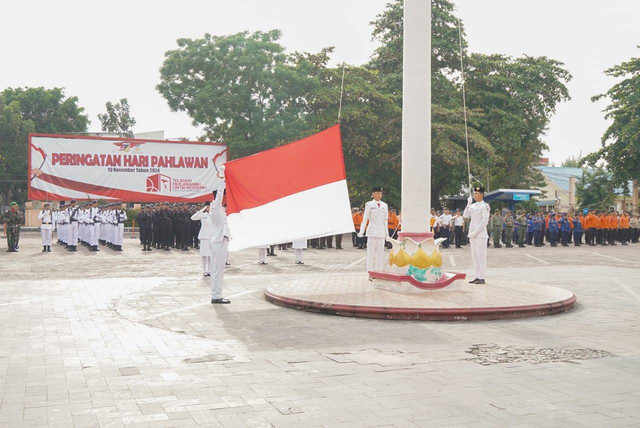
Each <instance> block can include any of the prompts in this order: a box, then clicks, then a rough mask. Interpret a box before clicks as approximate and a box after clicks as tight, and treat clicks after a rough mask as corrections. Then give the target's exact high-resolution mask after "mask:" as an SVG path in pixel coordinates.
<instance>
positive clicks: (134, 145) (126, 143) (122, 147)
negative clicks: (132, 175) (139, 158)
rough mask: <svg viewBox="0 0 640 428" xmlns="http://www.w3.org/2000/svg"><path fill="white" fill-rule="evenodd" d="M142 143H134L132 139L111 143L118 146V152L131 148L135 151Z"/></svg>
mask: <svg viewBox="0 0 640 428" xmlns="http://www.w3.org/2000/svg"><path fill="white" fill-rule="evenodd" d="M143 144H144V143H134V142H133V141H121V142H119V143H113V145H114V146H118V147H119V149H118V151H120V152H128V151H129V150H131V149H136V151H138V150H139V148H137V147H138V146H141V145H143Z"/></svg>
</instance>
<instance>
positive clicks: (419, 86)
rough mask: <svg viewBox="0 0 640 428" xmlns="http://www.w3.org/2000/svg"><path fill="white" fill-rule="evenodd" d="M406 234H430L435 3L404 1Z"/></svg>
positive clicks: (404, 224)
mask: <svg viewBox="0 0 640 428" xmlns="http://www.w3.org/2000/svg"><path fill="white" fill-rule="evenodd" d="M403 43H404V46H403V50H404V56H403V61H402V66H403V70H402V79H403V80H402V233H403V235H405V236H411V235H414V236H415V235H423V236H424V235H425V234H429V229H430V227H429V226H430V224H429V213H430V210H431V209H430V208H431V2H428V1H424V0H405V1H404V40H403Z"/></svg>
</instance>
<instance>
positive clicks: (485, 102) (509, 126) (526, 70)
mask: <svg viewBox="0 0 640 428" xmlns="http://www.w3.org/2000/svg"><path fill="white" fill-rule="evenodd" d="M468 64H469V70H468V72H467V105H468V106H469V107H470V108H476V109H480V110H481V111H483V112H484V115H483V116H482V118H481V120H479V124H478V131H479V132H481V133H482V134H483V135H484V136H485V137H486V138H487V139H488V140H489V141H490V142H491V144H492V146H493V148H494V149H495V152H496V155H497V158H496V161H495V162H494V163H493V166H492V168H491V183H492V187H493V188H498V187H506V188H526V187H538V186H541V185H542V183H543V177H542V175H541V174H540V172H539V171H538V170H537V169H536V168H535V167H536V166H537V163H538V159H539V158H540V156H541V155H542V153H543V151H544V150H545V149H547V145H546V144H545V143H544V141H543V140H542V138H543V136H544V134H545V131H546V129H547V126H548V124H549V120H550V118H551V116H552V115H553V114H554V113H555V108H556V106H557V105H558V104H559V103H560V102H562V101H566V100H569V99H570V97H569V93H568V90H567V87H566V86H565V83H566V82H568V81H569V80H571V77H572V76H571V74H570V73H569V72H568V71H567V70H565V69H564V68H563V64H562V63H560V62H559V61H555V60H553V59H549V58H547V57H530V56H526V55H525V56H523V57H520V58H512V57H509V56H505V55H483V54H473V55H471V56H470V57H469V59H468Z"/></svg>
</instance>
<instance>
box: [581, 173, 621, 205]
mask: <svg viewBox="0 0 640 428" xmlns="http://www.w3.org/2000/svg"><path fill="white" fill-rule="evenodd" d="M615 187H616V186H615V182H614V181H613V179H612V177H611V174H610V173H609V172H607V171H605V170H604V169H602V168H597V169H593V170H587V169H585V170H583V172H582V178H581V179H580V180H579V181H578V182H577V183H576V196H577V199H578V204H579V205H580V207H581V208H593V209H598V208H599V209H608V207H609V206H610V205H611V204H612V203H613V201H614V200H615V198H616V195H615V191H614V189H615Z"/></svg>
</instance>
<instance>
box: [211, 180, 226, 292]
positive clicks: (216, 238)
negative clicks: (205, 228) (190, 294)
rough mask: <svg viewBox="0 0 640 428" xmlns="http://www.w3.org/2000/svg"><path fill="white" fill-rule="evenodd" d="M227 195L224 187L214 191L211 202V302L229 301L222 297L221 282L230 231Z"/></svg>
mask: <svg viewBox="0 0 640 428" xmlns="http://www.w3.org/2000/svg"><path fill="white" fill-rule="evenodd" d="M226 207H227V195H226V193H225V191H224V187H223V188H221V189H218V190H217V191H216V192H215V199H214V200H213V203H212V204H211V208H210V212H211V226H212V229H213V233H212V234H211V238H210V241H209V245H210V246H211V303H214V304H216V303H218V304H220V303H222V304H224V303H231V301H230V300H229V299H225V298H224V297H222V283H223V281H224V264H225V262H226V261H227V253H228V248H229V239H231V232H230V231H229V225H228V224H227V210H226Z"/></svg>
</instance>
